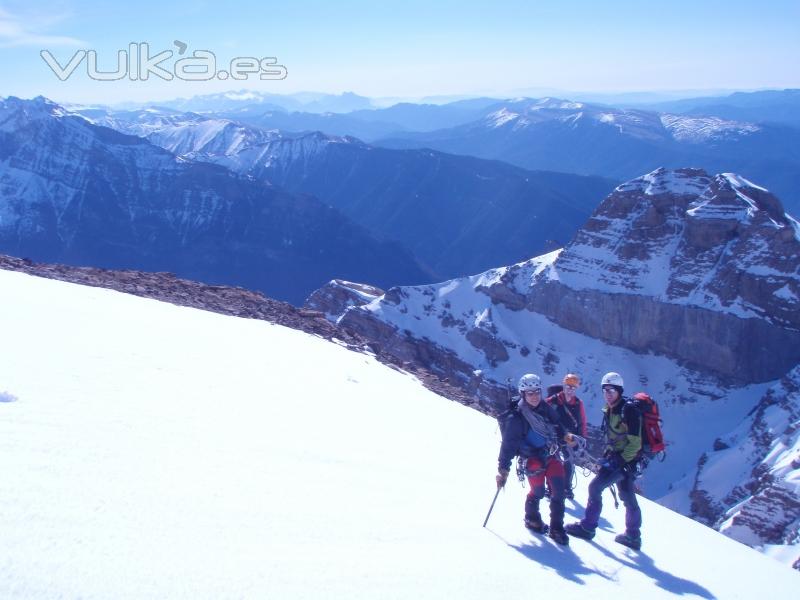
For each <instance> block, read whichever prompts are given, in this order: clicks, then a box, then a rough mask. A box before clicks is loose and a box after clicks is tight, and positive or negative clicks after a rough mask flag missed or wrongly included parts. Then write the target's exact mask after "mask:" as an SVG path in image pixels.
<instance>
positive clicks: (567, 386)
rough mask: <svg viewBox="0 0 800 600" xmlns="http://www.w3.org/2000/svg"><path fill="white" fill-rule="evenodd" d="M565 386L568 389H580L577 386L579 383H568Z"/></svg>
mask: <svg viewBox="0 0 800 600" xmlns="http://www.w3.org/2000/svg"><path fill="white" fill-rule="evenodd" d="M564 387H565V388H566V389H568V390H577V389H578V386H577V385H570V384H567V385H565V386H564Z"/></svg>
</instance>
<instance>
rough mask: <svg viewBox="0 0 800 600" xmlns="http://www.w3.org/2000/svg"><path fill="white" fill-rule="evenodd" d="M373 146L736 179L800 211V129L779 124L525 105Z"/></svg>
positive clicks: (536, 165) (568, 168) (557, 102)
mask: <svg viewBox="0 0 800 600" xmlns="http://www.w3.org/2000/svg"><path fill="white" fill-rule="evenodd" d="M374 143H375V144H377V145H381V146H386V147H390V148H422V147H425V148H432V149H435V150H439V151H442V152H451V153H454V154H468V155H470V156H477V157H480V158H486V159H494V160H502V161H505V162H509V163H511V164H514V165H517V166H520V167H522V168H525V169H544V170H550V171H560V172H567V173H578V174H585V175H591V174H595V175H596V174H603V175H604V176H606V177H613V178H617V179H620V180H624V179H630V178H632V177H635V176H638V175H639V174H641V173H643V172H649V171H651V170H653V169H655V168H658V167H667V168H680V167H685V166H692V167H699V168H703V169H706V170H708V171H711V172H737V173H740V174H742V175H743V176H745V177H749V178H750V179H753V180H756V181H761V182H762V183H763V184H764V185H766V186H767V187H769V188H770V189H772V190H774V191H775V193H777V194H779V195H780V196H781V197H782V198H784V202H785V203H786V206H787V209H788V210H789V212H795V213H796V212H800V211H798V210H797V209H798V208H800V195H798V193H797V190H798V189H800V129H797V128H794V127H790V126H787V125H782V124H769V123H752V122H746V121H732V120H728V119H724V118H721V117H716V116H686V115H679V114H669V113H660V112H654V111H647V110H639V109H619V108H613V107H607V106H602V105H593V104H586V103H583V102H574V101H570V100H561V99H557V98H544V99H539V100H533V99H528V98H522V99H517V100H510V101H506V102H501V103H498V104H496V105H494V106H492V107H490V108H488V109H487V110H486V112H485V114H484V116H483V117H482V118H481V119H478V120H476V121H473V122H471V123H467V124H462V125H459V126H456V127H451V128H445V129H440V130H438V131H433V132H425V133H399V134H397V135H396V136H393V137H391V138H387V139H382V140H376V141H374Z"/></svg>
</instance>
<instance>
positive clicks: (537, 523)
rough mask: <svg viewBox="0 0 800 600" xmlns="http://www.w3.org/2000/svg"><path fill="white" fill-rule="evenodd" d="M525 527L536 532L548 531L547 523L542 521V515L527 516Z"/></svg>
mask: <svg viewBox="0 0 800 600" xmlns="http://www.w3.org/2000/svg"><path fill="white" fill-rule="evenodd" d="M525 527H527V528H528V529H530V530H531V531H535V532H536V533H547V529H548V527H547V525H545V524H544V522H543V521H542V517H540V516H538V515H533V516H531V517H525Z"/></svg>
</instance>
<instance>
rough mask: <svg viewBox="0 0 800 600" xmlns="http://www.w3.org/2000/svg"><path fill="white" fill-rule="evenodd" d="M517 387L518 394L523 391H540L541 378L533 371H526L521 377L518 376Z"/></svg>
mask: <svg viewBox="0 0 800 600" xmlns="http://www.w3.org/2000/svg"><path fill="white" fill-rule="evenodd" d="M517 389H518V390H519V393H520V394H524V393H525V392H531V391H533V390H539V391H540V392H541V391H542V380H541V379H539V376H538V375H534V374H533V373H527V374H525V375H523V376H522V377H520V379H519V384H518V385H517Z"/></svg>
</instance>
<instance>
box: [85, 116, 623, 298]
mask: <svg viewBox="0 0 800 600" xmlns="http://www.w3.org/2000/svg"><path fill="white" fill-rule="evenodd" d="M87 118H90V119H92V120H93V121H94V122H96V123H102V124H105V125H109V126H111V127H114V128H115V129H118V130H120V131H124V132H125V133H130V134H133V135H145V136H146V137H147V139H148V140H149V141H151V142H153V143H154V144H157V145H159V146H162V147H163V148H166V149H167V150H169V151H170V152H174V153H176V154H178V155H180V156H182V157H183V158H186V159H187V160H193V161H207V162H213V163H216V164H219V165H222V166H224V167H226V168H228V169H231V170H234V171H236V172H238V173H242V174H246V175H248V176H251V177H254V178H256V179H259V180H262V181H267V182H270V183H272V184H274V185H278V186H280V187H282V188H284V189H287V190H289V191H291V192H295V193H306V194H313V195H314V196H316V197H318V198H320V199H321V200H323V201H324V202H327V203H329V204H331V205H332V206H334V207H335V208H337V209H339V210H341V211H342V212H343V213H345V214H346V215H347V216H348V217H350V218H351V219H353V220H354V221H356V222H357V223H359V224H360V225H362V226H364V227H366V228H367V229H369V230H370V231H374V232H376V233H377V234H378V235H380V236H382V237H383V238H386V239H392V240H397V241H399V242H400V243H402V244H403V245H404V246H405V247H407V248H409V249H411V251H412V252H413V253H414V254H415V256H417V257H418V258H419V259H420V261H422V262H423V263H424V264H427V265H429V266H430V267H431V269H432V270H433V271H434V272H435V273H437V274H438V275H439V276H440V277H443V278H444V277H452V276H457V275H462V274H464V273H469V272H474V271H476V270H482V269H486V268H489V267H491V266H494V265H496V264H503V263H507V262H516V261H519V260H522V259H523V258H525V257H527V256H530V255H531V254H535V253H538V252H544V251H547V250H551V249H553V248H556V247H558V246H561V245H563V244H564V243H565V242H566V241H567V240H568V239H569V237H570V236H571V235H572V234H573V233H574V231H575V229H576V228H577V227H578V226H579V225H580V224H581V223H582V222H583V221H584V220H585V218H586V217H587V216H588V215H589V214H590V213H591V211H592V210H593V209H594V207H595V206H596V203H597V199H598V198H600V197H602V196H603V195H605V194H606V193H608V191H610V190H611V189H612V188H613V186H614V183H613V182H611V181H609V180H607V179H602V178H599V177H593V178H589V177H580V176H573V175H566V174H556V173H539V172H531V171H526V170H523V169H519V168H517V167H513V166H511V165H505V164H501V163H498V162H496V161H486V160H480V159H475V158H472V157H463V156H453V155H448V154H443V153H441V152H432V151H430V150H408V151H401V150H390V149H386V148H377V147H374V146H370V145H368V144H365V143H363V142H361V141H359V140H357V139H355V138H352V137H337V136H331V135H326V134H323V133H320V132H311V133H305V134H288V133H281V132H277V131H264V130H261V129H258V128H255V127H251V126H247V125H244V124H242V123H238V122H232V121H228V120H225V119H217V118H205V119H204V118H203V117H201V116H199V115H195V114H187V115H185V117H184V118H181V117H180V116H176V115H173V114H163V113H161V112H159V111H157V110H151V111H139V112H133V113H122V114H117V113H113V114H108V113H104V114H100V115H99V114H97V113H96V112H92V113H88V114H87ZM373 283H376V282H373Z"/></svg>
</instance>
